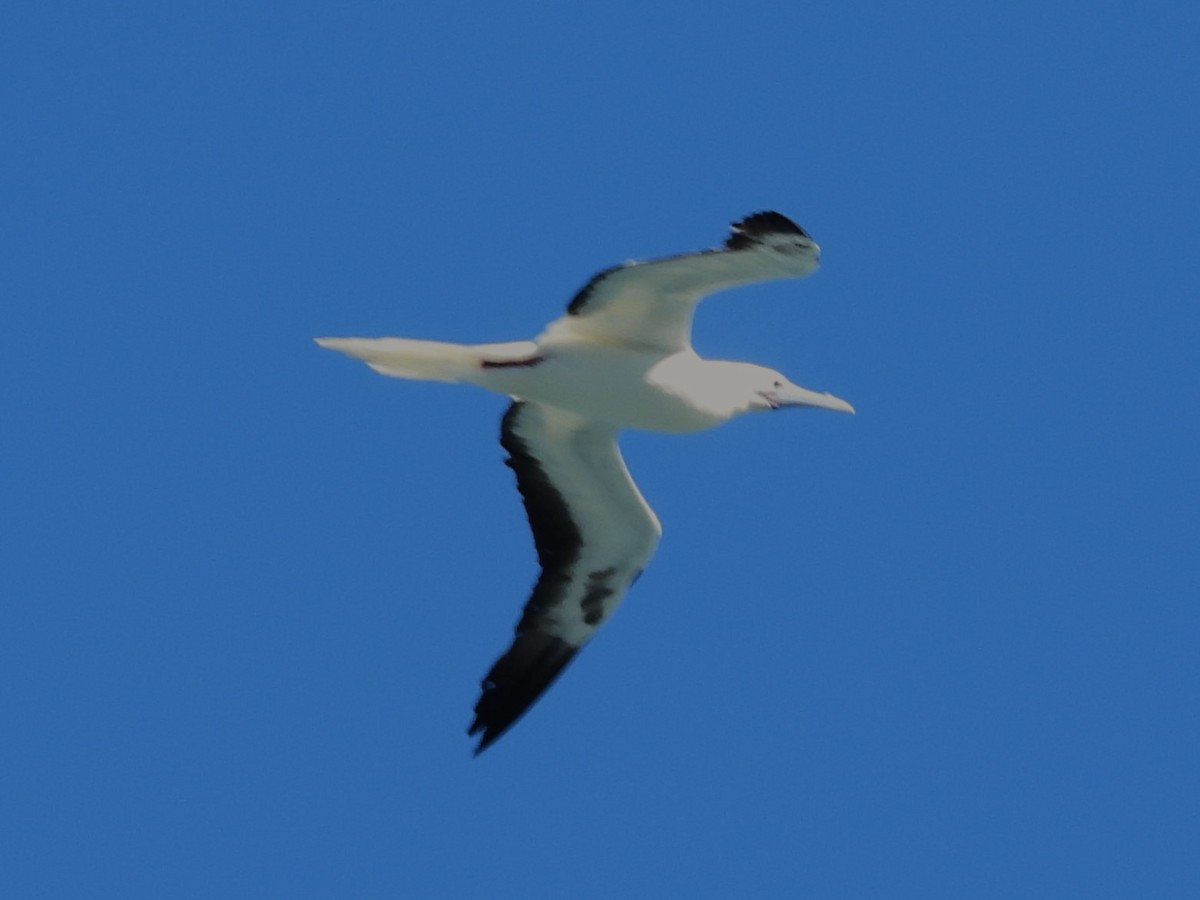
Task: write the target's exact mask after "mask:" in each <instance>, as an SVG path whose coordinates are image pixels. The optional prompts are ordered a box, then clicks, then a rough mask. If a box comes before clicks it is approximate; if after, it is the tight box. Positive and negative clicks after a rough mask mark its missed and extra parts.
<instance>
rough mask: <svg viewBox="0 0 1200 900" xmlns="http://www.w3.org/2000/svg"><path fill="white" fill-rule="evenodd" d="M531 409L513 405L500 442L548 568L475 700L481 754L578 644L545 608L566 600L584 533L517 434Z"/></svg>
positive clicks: (475, 729) (530, 702)
mask: <svg viewBox="0 0 1200 900" xmlns="http://www.w3.org/2000/svg"><path fill="white" fill-rule="evenodd" d="M525 408H526V406H525V404H523V403H521V402H519V401H518V402H516V403H513V404H512V405H511V406H510V407H509V408H508V412H506V413H505V414H504V420H503V422H502V424H501V427H500V445H501V446H502V447H503V448H504V449H505V450H507V451H508V454H509V458H508V459H507V460H506V461H505V462H506V464H507V465H508V466H509V467H510V468H512V470H513V471H514V472H515V473H516V476H517V490H519V491H520V492H521V497H522V498H523V499H524V501H525V512H526V514H527V515H528V517H529V527H530V530H531V531H532V532H533V543H534V546H535V547H536V548H537V555H538V562H539V563H540V564H541V567H542V573H541V575H540V576H539V577H538V580H537V584H535V585H534V588H533V593H532V594H531V595H530V597H529V601H528V602H527V603H526V604H525V610H524V612H523V613H522V615H521V621H520V622H518V623H517V628H516V638H515V639H514V640H513V644H512V646H511V647H509V649H508V650H507V652H505V654H504V655H503V656H501V657H500V659H498V660H497V661H496V663H495V665H493V666H492V668H491V671H489V672H488V674H487V676H486V677H485V678H484V679H483V685H482V687H483V693H482V694H481V695H480V697H479V702H478V703H476V704H475V721H474V722H472V723H471V727H470V728H469V729H468V730H467V733H468V734H470V735H475V734H478V733H479V732H481V731H482V732H483V737H482V738H481V739H480V741H479V746H478V747H476V748H475V753H476V755H478V754H479V753H481V752H483V750H485V749H486V748H487V747H488V746H490V745H491V744H492V743H493V742H494V741H495V740H496V739H497V738H499V737H500V736H501V735H502V734H504V732H505V731H507V730H508V729H509V728H510V727H511V726H512V724H513V723H514V722H516V721H517V719H519V718H520V717H521V716H522V715H523V714H524V713H525V711H526V710H527V709H529V707H530V706H532V705H533V703H534V701H536V700H537V699H538V697H540V696H541V695H542V694H543V693H544V692H545V690H546V689H547V688H548V687H550V685H551V684H553V683H554V680H555V679H556V678H558V676H559V674H560V673H561V672H562V670H563V668H564V667H565V666H566V665H567V663H569V662H570V661H571V659H572V658H573V657H574V656H575V654H576V653H577V652H578V649H579V648H578V647H572V646H571V645H570V644H568V643H567V642H566V641H563V640H562V639H561V638H558V637H556V636H555V635H553V634H548V633H546V632H545V631H544V630H543V629H544V627H545V618H546V614H547V612H548V611H549V610H551V609H553V608H554V607H555V606H557V605H558V604H560V603H561V602H562V597H563V591H564V589H565V587H566V586H567V585H568V584H569V582H570V568H571V566H573V565H574V564H575V563H576V561H577V560H578V559H579V553H580V549H581V548H582V546H583V537H582V536H581V535H580V533H579V528H578V526H577V525H576V524H575V522H574V521H573V520H572V519H571V513H570V510H569V509H568V508H567V504H566V501H564V500H563V498H562V495H561V494H560V493H559V492H558V490H557V488H555V487H554V485H553V484H552V483H551V481H550V479H549V477H548V476H547V475H546V472H545V470H544V469H543V468H542V466H541V463H540V462H538V459H537V457H535V456H534V455H533V454H532V453H531V452H530V451H529V445H528V444H527V443H526V442H525V441H524V440H523V439H522V438H521V436H520V435H519V434H518V433H517V432H518V430H519V427H520V421H521V415H522V411H523V410H524V409H525Z"/></svg>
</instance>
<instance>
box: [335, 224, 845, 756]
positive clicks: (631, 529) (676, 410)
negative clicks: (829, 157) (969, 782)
mask: <svg viewBox="0 0 1200 900" xmlns="http://www.w3.org/2000/svg"><path fill="white" fill-rule="evenodd" d="M820 253H821V249H820V247H819V246H818V245H817V243H816V241H814V240H813V239H812V237H811V236H810V235H809V234H808V232H807V231H805V230H804V229H803V228H801V227H800V226H799V225H797V224H796V223H795V222H793V221H792V220H790V219H788V218H787V217H786V216H783V215H781V214H779V213H777V212H758V213H754V214H753V215H750V216H747V217H746V218H744V219H742V220H740V221H738V222H735V223H734V224H733V226H732V232H731V234H730V236H729V238H728V239H727V240H726V241H725V244H724V245H723V246H721V247H716V248H713V249H710V250H701V251H699V252H697V253H685V254H680V255H678V256H669V257H665V258H662V259H654V260H647V261H643V262H628V263H624V264H623V265H618V266H613V267H612V268H609V269H606V270H604V271H603V272H600V273H599V274H597V275H596V276H594V277H593V278H592V279H591V280H590V281H588V283H587V284H585V285H584V286H583V288H582V289H580V291H579V293H577V294H576V295H575V297H574V299H573V300H571V302H570V304H569V305H568V307H567V312H566V315H564V316H562V317H561V318H558V319H556V320H554V321H553V322H551V323H550V324H549V325H548V326H546V328H545V330H544V331H543V332H542V333H541V334H540V335H538V336H537V337H536V338H534V339H533V340H531V341H510V342H505V343H496V344H453V343H445V342H441V341H426V340H413V339H409V338H396V337H385V338H355V337H350V338H317V343H318V344H319V345H320V346H322V347H328V348H329V349H331V350H340V351H341V352H342V353H346V354H348V355H350V356H352V357H355V358H356V359H360V360H362V361H363V362H365V363H367V364H368V365H369V366H370V367H371V368H372V369H374V370H375V371H376V372H379V373H381V374H383V375H390V376H393V377H396V378H410V379H418V380H424V381H449V382H463V383H466V384H473V385H477V386H479V387H482V388H487V389H488V390H491V391H496V392H497V393H500V394H505V395H507V396H508V397H510V398H511V401H512V402H511V404H510V406H509V407H508V411H507V412H506V413H505V414H504V418H503V421H502V424H501V428H500V444H501V446H502V447H503V448H504V450H505V451H507V453H508V459H507V461H506V462H507V464H508V465H509V466H510V467H511V468H512V470H513V471H514V472H515V473H516V478H517V489H518V490H519V491H520V493H521V496H522V498H523V499H524V502H525V511H526V514H527V515H528V518H529V526H530V529H531V530H532V532H533V541H534V546H535V548H536V550H537V556H538V562H539V564H540V566H541V574H540V575H539V577H538V579H537V582H536V583H535V585H534V588H533V593H532V595H531V596H530V597H529V600H528V602H527V603H526V604H525V608H524V611H523V613H522V615H521V618H520V621H518V623H517V626H516V632H515V635H514V637H513V641H512V643H511V645H510V646H509V647H508V649H507V650H506V651H505V652H504V653H503V654H502V655H501V656H500V658H499V659H498V660H496V662H495V664H494V665H493V666H492V667H491V669H490V671H488V673H487V675H486V676H484V679H483V683H482V691H481V693H480V696H479V700H478V702H477V703H476V704H475V718H474V721H473V722H472V723H471V726H470V728H469V729H468V734H470V735H471V736H475V735H479V742H478V744H477V746H476V748H475V753H476V754H477V755H478V754H479V753H481V752H482V751H483V750H485V749H487V748H488V747H489V746H490V745H491V744H492V743H494V742H495V741H496V739H497V738H499V737H500V736H501V735H503V734H504V733H505V732H506V731H507V730H508V729H509V728H511V727H512V725H513V723H515V722H516V721H517V720H518V719H519V718H520V717H521V716H522V715H523V714H524V713H525V712H526V711H527V710H528V709H529V707H530V706H532V705H533V704H534V702H535V701H536V700H537V699H538V698H539V697H541V695H542V694H543V693H545V691H546V689H547V688H549V687H550V685H551V684H553V683H554V681H555V679H557V678H558V676H559V675H560V674H561V673H562V671H563V669H564V668H565V667H566V666H567V664H568V663H569V662H570V661H571V660H572V659H574V657H575V655H576V654H577V653H578V652H579V651H580V650H581V649H582V648H583V646H584V644H586V643H587V642H588V641H589V640H591V638H592V636H593V635H594V634H595V633H596V631H597V629H599V628H600V626H602V625H603V624H604V623H605V622H606V621H607V620H608V619H609V617H610V616H611V615H612V614H613V611H614V610H615V609H616V608H617V605H618V604H619V603H620V602H621V600H622V599H623V598H624V597H625V594H626V592H627V591H628V590H629V588H630V586H631V585H632V584H633V582H634V581H635V580H636V579H637V577H638V575H639V574H641V572H642V570H643V569H644V568H645V567H646V565H647V563H649V561H650V558H651V557H652V556H653V555H654V551H655V548H656V547H657V545H658V541H659V538H660V537H661V535H662V527H661V526H660V525H659V522H658V517H657V516H655V514H654V511H653V510H652V509H651V508H650V507H649V505H648V504H647V503H646V501H645V499H644V498H643V497H642V494H641V492H640V491H639V490H638V488H637V485H635V484H634V483H633V480H632V479H631V478H630V476H629V470H628V469H627V468H626V467H625V461H624V459H622V457H621V451H620V448H619V447H618V445H617V438H618V436H619V435H620V432H621V430H622V429H624V428H639V429H644V430H646V431H657V432H666V433H675V434H680V433H685V432H690V431H699V430H701V429H705V428H711V427H714V426H716V425H720V424H722V423H723V422H727V421H728V420H730V419H732V418H733V417H734V416H738V415H741V414H742V413H750V412H759V411H769V410H779V409H791V408H804V407H809V408H819V409H832V410H840V411H842V412H849V413H853V412H854V409H853V407H851V406H850V404H849V403H847V402H846V401H845V400H841V399H839V398H838V397H834V396H833V395H832V394H828V393H818V392H816V391H811V390H808V389H806V388H802V387H800V386H798V385H795V384H793V383H792V382H791V381H789V380H788V379H787V378H785V377H784V376H783V375H781V374H780V373H778V372H775V371H773V370H771V369H768V368H765V367H763V366H758V365H753V364H751V363H746V362H729V361H724V360H710V359H702V358H701V357H700V356H698V355H697V354H696V352H695V350H693V349H692V340H691V330H692V315H693V313H694V312H695V309H696V304H697V303H699V301H700V300H701V299H703V298H704V297H706V296H708V295H709V294H712V293H715V292H717V291H722V290H725V289H727V288H731V287H736V286H739V285H746V284H753V283H755V282H761V281H771V280H776V279H785V278H802V277H804V276H806V275H810V274H811V273H813V272H814V271H816V269H817V267H818V266H819V264H820Z"/></svg>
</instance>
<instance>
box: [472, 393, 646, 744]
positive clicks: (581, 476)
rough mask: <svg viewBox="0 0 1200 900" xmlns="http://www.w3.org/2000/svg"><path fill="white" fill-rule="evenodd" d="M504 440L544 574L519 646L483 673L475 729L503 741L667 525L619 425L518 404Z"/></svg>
mask: <svg viewBox="0 0 1200 900" xmlns="http://www.w3.org/2000/svg"><path fill="white" fill-rule="evenodd" d="M500 443H501V445H502V446H503V447H504V449H505V450H507V451H508V453H509V459H508V465H509V466H511V467H512V469H513V471H514V472H516V475H517V488H518V489H519V490H520V492H521V496H522V497H523V498H524V500H525V510H526V513H527V514H528V516H529V525H530V527H531V529H532V531H533V541H534V545H535V546H536V548H537V555H538V562H539V563H540V564H541V567H542V572H541V575H540V577H539V578H538V580H537V584H536V585H535V586H534V588H533V594H532V595H531V596H530V598H529V602H528V603H526V605H525V611H524V613H523V615H522V616H521V620H520V622H519V623H518V624H517V627H516V636H515V638H514V639H513V642H512V646H510V647H509V648H508V650H507V651H505V653H504V655H503V656H501V657H500V658H499V659H498V660H497V661H496V663H495V665H493V666H492V668H491V671H489V672H488V674H487V675H486V676H485V677H484V679H483V693H482V694H481V695H480V697H479V702H478V703H476V704H475V720H474V722H473V723H472V724H471V727H470V729H469V732H468V733H469V734H471V735H475V734H479V733H481V732H482V737H481V738H480V740H479V745H478V747H477V748H476V750H475V752H476V753H479V752H481V751H482V750H484V749H486V748H487V747H488V745H490V744H491V743H492V742H494V741H495V740H496V739H497V738H499V737H500V735H502V734H504V732H505V731H506V730H507V729H508V728H509V727H510V726H511V725H512V724H513V723H514V722H515V721H516V720H517V719H518V718H519V717H520V716H521V715H522V714H523V713H524V712H525V711H526V710H527V709H528V708H529V707H530V706H532V705H533V703H534V701H536V700H537V699H538V697H540V696H541V695H542V693H543V692H544V691H545V690H546V689H547V688H548V687H549V686H550V685H551V684H552V683H553V682H554V680H555V679H556V678H557V677H558V675H559V674H560V673H561V672H562V670H563V669H564V668H565V667H566V665H567V663H569V662H570V661H571V659H572V658H573V657H574V656H575V654H576V653H577V652H578V651H579V649H580V648H581V647H582V646H583V645H584V644H585V643H587V641H588V640H589V639H590V638H591V636H592V635H593V634H594V633H595V631H596V629H598V628H599V627H600V626H601V625H602V624H603V623H604V622H605V620H606V619H607V618H608V617H609V616H610V615H611V614H612V612H613V610H614V609H615V608H616V606H617V604H618V603H620V601H621V600H622V598H623V597H624V596H625V592H626V591H627V590H628V589H629V586H630V585H631V584H632V583H633V581H634V579H636V578H637V576H638V574H639V573H640V572H641V570H642V569H643V568H644V567H645V566H646V564H647V563H648V562H649V561H650V557H651V556H653V555H654V550H655V547H656V546H657V545H658V539H659V536H660V535H661V534H662V529H661V528H660V526H659V524H658V519H657V518H656V517H655V515H654V512H653V511H652V510H651V509H650V507H649V506H647V505H646V501H645V500H644V499H643V498H642V495H641V493H640V492H639V491H638V489H637V486H636V485H634V483H633V481H632V479H630V477H629V470H628V469H626V468H625V462H624V460H623V459H622V458H621V451H620V449H619V448H618V447H617V432H616V430H615V429H614V428H612V427H611V426H609V425H605V424H602V423H597V422H593V421H590V420H588V419H584V418H582V417H580V416H577V415H574V414H573V413H568V412H565V411H563V410H560V409H557V408H555V407H551V406H544V405H542V404H538V403H530V402H524V401H518V402H515V403H513V404H512V406H510V407H509V408H508V412H507V413H506V414H505V416H504V422H503V425H502V428H501V435H500Z"/></svg>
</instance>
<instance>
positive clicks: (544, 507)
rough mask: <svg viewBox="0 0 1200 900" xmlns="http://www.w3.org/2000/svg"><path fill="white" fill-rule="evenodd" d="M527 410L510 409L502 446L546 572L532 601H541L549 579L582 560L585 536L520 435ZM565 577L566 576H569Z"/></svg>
mask: <svg viewBox="0 0 1200 900" xmlns="http://www.w3.org/2000/svg"><path fill="white" fill-rule="evenodd" d="M524 409H525V404H524V403H521V402H516V403H513V404H512V405H511V406H509V408H508V412H506V413H505V414H504V419H503V421H502V422H501V424H500V446H501V447H503V448H504V449H505V450H507V451H508V459H506V460H505V461H504V463H505V465H507V466H508V467H509V468H510V469H512V470H513V472H515V473H516V476H517V490H518V491H520V492H521V497H522V498H523V499H524V501H525V513H526V515H527V516H528V517H529V528H530V530H531V531H532V532H533V544H534V546H535V547H536V548H537V555H538V562H539V563H540V564H541V566H542V569H544V570H546V571H545V572H543V578H542V579H541V580H540V581H539V582H538V586H537V588H536V589H535V590H534V595H533V598H532V599H533V600H537V599H538V590H540V589H541V588H542V581H544V580H545V576H546V575H550V574H554V573H555V572H558V571H559V570H562V569H566V568H567V567H569V566H570V565H571V564H572V563H574V562H575V560H576V559H577V558H578V557H579V550H580V548H581V547H582V546H583V537H582V535H580V533H579V528H578V527H577V526H576V525H575V522H574V521H573V520H572V519H571V511H570V510H569V509H567V504H566V501H565V500H563V498H562V494H560V493H559V492H558V489H557V488H556V487H555V486H554V485H553V484H552V483H551V482H550V479H549V477H548V476H547V475H546V472H545V470H544V469H543V468H542V464H541V463H540V462H538V459H537V457H535V456H534V455H533V454H532V453H530V452H529V445H528V444H526V443H525V441H524V440H522V439H521V437H520V435H518V434H517V431H516V429H517V427H518V425H519V423H520V420H521V412H522V410H524ZM561 574H563V575H564V577H565V573H561Z"/></svg>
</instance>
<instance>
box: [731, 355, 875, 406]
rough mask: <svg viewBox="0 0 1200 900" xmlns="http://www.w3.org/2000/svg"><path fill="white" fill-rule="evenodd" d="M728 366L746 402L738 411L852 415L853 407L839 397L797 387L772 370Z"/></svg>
mask: <svg viewBox="0 0 1200 900" xmlns="http://www.w3.org/2000/svg"><path fill="white" fill-rule="evenodd" d="M729 365H730V366H734V367H736V368H734V369H731V370H730V372H729V375H730V378H731V380H732V381H733V382H735V383H736V384H737V388H738V390H739V391H740V392H741V395H742V397H743V398H745V405H744V406H743V407H742V409H741V410H739V411H742V412H753V411H756V410H757V411H765V410H775V409H805V408H807V409H833V410H837V411H838V412H847V413H851V414H853V413H854V407H853V406H851V405H850V404H849V403H847V402H846V401H845V400H843V399H842V398H841V397H835V396H834V395H833V394H830V393H827V392H819V391H810V390H809V389H808V388H803V387H800V385H798V384H793V383H792V382H791V381H789V380H788V379H787V378H786V377H785V376H783V375H781V374H780V373H779V372H776V371H775V370H774V369H768V368H766V367H765V366H756V365H752V364H750V363H730V364H729Z"/></svg>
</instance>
